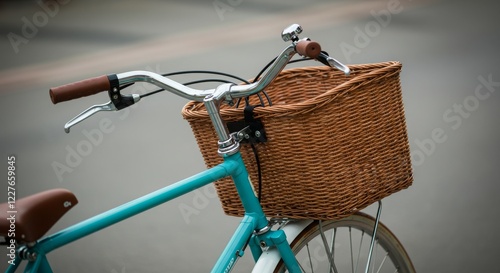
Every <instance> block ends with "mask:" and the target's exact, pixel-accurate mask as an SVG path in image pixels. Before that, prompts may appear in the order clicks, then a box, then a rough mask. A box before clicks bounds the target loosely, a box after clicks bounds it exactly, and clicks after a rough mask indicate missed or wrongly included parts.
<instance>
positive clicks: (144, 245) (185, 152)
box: [0, 0, 500, 273]
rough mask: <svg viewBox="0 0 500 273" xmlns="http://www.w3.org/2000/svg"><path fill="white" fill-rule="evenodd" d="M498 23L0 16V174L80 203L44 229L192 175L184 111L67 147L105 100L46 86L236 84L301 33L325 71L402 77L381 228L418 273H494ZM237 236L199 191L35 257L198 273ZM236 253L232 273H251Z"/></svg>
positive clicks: (56, 13)
mask: <svg viewBox="0 0 500 273" xmlns="http://www.w3.org/2000/svg"><path fill="white" fill-rule="evenodd" d="M498 10H499V5H498V4H497V2H495V1H464V0H460V1H451V0H442V1H437V0H435V1H431V0H425V1H424V0H419V1H417V0H415V1H411V0H377V1H368V0H365V1H363V0H356V1H327V0H324V1H303V0H292V1H284V0H281V1H269V2H268V1H263V0H259V1H250V0H239V1H226V0H215V1H200V0H199V1H152V0H151V1H132V0H124V1H79V0H71V1H70V0H65V1H63V0H60V1H59V2H50V1H45V2H41V1H1V2H0V41H1V42H0V155H1V156H2V158H1V160H2V161H3V163H2V164H1V165H2V166H4V167H3V168H2V169H1V170H0V173H1V174H2V177H4V178H5V177H6V176H7V175H6V172H7V167H6V166H7V163H6V162H7V156H9V155H15V156H16V158H17V159H16V162H17V170H18V172H17V192H16V193H17V197H18V198H19V197H21V196H26V195H29V194H33V193H36V192H39V191H42V190H47V189H52V188H59V187H63V188H67V189H70V190H71V191H73V192H74V193H75V194H76V195H77V197H78V198H79V200H80V204H79V205H78V206H76V207H75V208H74V209H72V211H70V212H69V213H68V214H67V215H66V216H64V218H63V219H62V220H61V221H60V222H59V223H58V224H57V225H56V226H55V227H54V228H53V229H52V231H57V230H59V229H61V228H63V227H66V226H68V225H70V224H73V223H76V222H78V221H81V220H83V219H86V218H88V217H90V216H93V215H95V214H97V213H100V212H102V211H104V210H107V209H110V208H112V207H114V206H117V205H119V204H122V203H124V202H127V201H129V200H131V199H133V198H136V197H139V196H141V195H143V194H146V193H148V192H151V191H153V190H155V189H158V188H161V187H163V186H165V185H168V184H171V183H172V182H175V181H177V180H178V179H181V178H184V177H187V176H189V175H191V174H194V173H196V172H198V171H200V170H202V169H203V168H204V164H203V160H202V158H201V156H200V154H199V152H198V150H197V146H196V144H195V141H194V138H193V137H192V136H191V131H190V128H189V126H188V124H187V123H186V122H185V121H184V120H183V119H182V117H181V115H180V110H181V108H182V106H183V105H184V104H185V103H186V101H185V100H183V99H180V98H177V97H175V96H174V95H171V94H166V93H165V94H160V95H157V96H155V98H154V99H145V100H144V101H142V102H141V103H140V104H138V105H137V107H134V108H131V109H130V110H127V111H123V112H113V113H100V114H98V115H96V116H94V117H93V118H91V119H89V120H87V121H86V122H84V123H83V124H80V125H77V126H76V127H74V128H73V130H72V132H71V133H70V134H65V133H64V131H63V125H64V124H65V123H66V122H67V121H68V120H69V119H70V118H72V117H73V116H75V115H76V114H78V113H80V112H81V111H82V110H84V109H85V108H87V107H88V106H90V105H93V104H98V103H104V102H107V101H108V98H107V96H106V95H105V94H100V95H96V96H93V97H87V98H84V99H80V100H77V101H71V102H67V103H62V104H58V105H56V106H54V105H52V103H51V102H50V99H49V96H48V89H49V88H50V87H53V86H57V85H61V84H65V83H69V82H72V81H76V80H80V79H84V78H88V77H93V76H98V75H102V74H107V73H119V72H124V71H128V70H151V71H155V72H171V71H178V70H184V69H212V70H219V71H225V72H231V73H234V74H236V75H240V76H241V77H243V78H251V77H253V76H254V75H255V74H256V73H257V72H258V71H259V70H260V68H261V67H262V66H263V65H264V64H265V63H267V62H268V60H270V59H271V58H272V57H274V56H275V55H276V54H277V53H278V52H279V51H280V50H282V48H284V47H285V45H286V44H285V43H284V42H282V41H281V38H280V33H281V31H282V29H283V28H284V27H286V26H288V25H290V24H292V23H299V24H301V25H302V26H303V28H304V34H303V35H302V36H303V37H311V38H313V39H315V40H317V41H320V42H321V45H322V47H323V48H324V49H325V50H327V51H328V52H329V53H330V54H331V55H333V56H335V57H337V59H339V60H340V61H343V62H346V63H369V62H380V61H387V60H398V61H401V62H402V63H403V72H402V75H401V80H402V85H403V92H404V102H405V107H406V116H407V125H408V132H409V139H410V145H411V149H412V160H413V165H414V176H415V181H414V185H413V186H412V187H410V188H409V189H408V190H405V191H402V192H399V193H397V194H395V195H393V196H391V197H389V198H387V199H386V200H385V201H384V212H383V215H382V221H383V222H384V223H385V224H386V225H388V226H389V227H390V228H391V229H392V230H393V231H394V233H395V234H396V235H397V236H398V237H399V238H400V240H401V242H402V243H403V245H404V246H405V247H406V249H407V251H408V252H409V254H410V256H411V257H412V259H413V261H414V264H415V267H416V269H417V271H418V272H500V266H499V265H498V263H497V257H498V256H499V255H500V247H499V246H500V239H499V237H498V234H497V227H498V226H500V220H499V216H500V213H499V212H498V211H497V210H498V209H499V208H500V198H498V195H499V193H500V185H499V178H500V175H499V174H498V169H497V168H498V165H499V162H500V145H499V144H498V139H500V129H499V128H498V127H499V126H498V118H499V114H500V110H499V109H500V108H499V102H500V91H499V90H500V69H499V68H498V63H499V62H498V61H499V54H498V49H499V48H500V31H499V30H498V26H499V25H500V19H499V18H500V17H499V16H498ZM134 88H135V90H134V91H135V93H141V92H145V90H151V88H150V87H148V86H141V85H138V86H137V87H134ZM103 124H104V125H103ZM102 126H104V127H105V128H106V130H103V129H102ZM98 131H99V132H100V133H99V132H98ZM92 133H94V136H97V135H99V134H100V135H101V137H98V138H96V137H94V138H92V137H91V135H92ZM75 152H76V153H77V155H75V154H74V153H75ZM3 181H4V182H1V183H0V187H2V188H0V193H1V194H0V201H2V202H4V201H6V200H7V196H6V191H7V190H6V189H7V184H6V183H5V179H4V180H3ZM183 207H184V208H185V207H189V208H191V209H192V210H191V211H192V212H193V213H192V214H190V215H187V214H186V213H183V212H182V210H181V209H182V208H183ZM368 211H373V208H369V209H368ZM237 223H238V219H237V218H233V217H226V216H224V214H223V213H222V210H221V208H220V205H219V203H218V200H217V198H216V197H215V195H214V189H213V187H210V186H209V187H205V188H203V189H201V190H199V191H196V192H195V193H192V194H189V195H186V196H184V197H182V198H180V199H178V200H175V201H174V202H172V203H169V204H165V205H162V206H159V207H157V208H155V209H153V210H151V211H149V212H147V213H145V214H142V215H140V216H138V217H135V218H133V219H129V220H126V221H124V222H122V223H120V224H118V225H116V226H113V227H111V228H108V229H105V230H103V231H102V232H99V233H97V234H94V235H92V236H90V237H88V238H85V239H82V240H80V241H78V242H76V243H74V244H71V245H68V246H66V247H64V248H62V249H60V250H58V251H55V252H53V253H52V254H50V255H49V260H50V262H51V264H52V266H53V269H54V271H55V272H110V273H115V272H120V273H124V272H207V271H209V269H210V268H211V266H212V265H213V264H214V263H215V260H216V258H217V257H218V255H219V254H220V252H221V250H222V248H223V246H224V245H225V244H226V242H227V240H228V239H229V236H230V234H232V232H233V230H234V228H235V227H236V225H237ZM5 254H6V249H5V247H2V248H1V249H0V257H1V258H0V270H1V271H3V270H4V269H5V268H6V265H7V264H6V259H5V258H6V255H5ZM250 256H251V255H250V254H247V255H246V256H245V257H244V258H243V259H242V260H241V261H240V262H239V264H238V266H237V269H236V270H235V272H248V271H250V269H251V265H252V259H251V257H250Z"/></svg>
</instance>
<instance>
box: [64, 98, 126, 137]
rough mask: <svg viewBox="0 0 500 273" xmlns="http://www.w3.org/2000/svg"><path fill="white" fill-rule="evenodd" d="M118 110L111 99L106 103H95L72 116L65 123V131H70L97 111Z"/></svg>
mask: <svg viewBox="0 0 500 273" xmlns="http://www.w3.org/2000/svg"><path fill="white" fill-rule="evenodd" d="M116 110H117V109H116V107H115V105H114V104H113V102H111V101H109V102H108V103H104V104H98V105H93V106H91V107H89V108H87V109H86V110H85V111H83V112H81V113H80V114H78V115H77V116H76V117H74V118H72V119H71V120H70V121H68V122H67V123H66V124H64V132H66V133H69V130H70V128H71V127H73V126H75V125H76V124H78V123H80V122H82V121H84V120H85V119H87V118H89V117H90V116H92V115H94V114H95V113H97V112H101V111H116Z"/></svg>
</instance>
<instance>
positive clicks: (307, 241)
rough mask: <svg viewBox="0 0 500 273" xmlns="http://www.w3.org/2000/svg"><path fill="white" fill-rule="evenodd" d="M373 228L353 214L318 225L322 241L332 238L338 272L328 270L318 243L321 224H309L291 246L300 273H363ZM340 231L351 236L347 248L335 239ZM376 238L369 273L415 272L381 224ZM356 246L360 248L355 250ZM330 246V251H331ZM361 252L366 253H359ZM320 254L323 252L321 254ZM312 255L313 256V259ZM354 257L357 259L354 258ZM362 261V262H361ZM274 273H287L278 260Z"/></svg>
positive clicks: (364, 218) (363, 216) (368, 218)
mask: <svg viewBox="0 0 500 273" xmlns="http://www.w3.org/2000/svg"><path fill="white" fill-rule="evenodd" d="M374 224H375V219H374V218H373V217H371V216H369V215H367V214H364V213H356V214H354V215H351V216H349V217H346V218H343V219H340V220H334V221H322V222H321V225H322V230H323V233H324V234H325V237H327V236H331V237H330V238H329V239H330V240H331V238H335V240H334V241H333V242H334V243H333V245H334V246H335V247H334V248H333V255H332V256H333V257H334V264H335V268H336V270H338V271H334V270H333V269H330V268H331V267H330V266H329V259H328V257H327V255H325V254H326V250H325V249H324V244H323V240H322V239H321V234H320V221H313V222H312V223H311V224H309V225H308V226H306V227H305V228H304V229H303V230H302V231H301V232H300V233H299V234H298V235H297V237H296V238H295V239H294V240H293V241H292V243H291V244H290V246H291V248H292V251H293V252H294V253H295V255H296V257H297V261H298V262H299V264H300V266H301V268H302V271H303V272H339V273H344V272H365V268H366V261H367V256H368V255H367V254H368V252H369V251H368V250H369V245H370V241H371V238H372V234H373V227H374ZM341 229H342V230H343V229H346V230H347V231H348V234H349V236H350V239H349V240H348V241H349V243H348V244H347V247H346V242H345V241H338V238H337V236H338V235H340V234H341V233H340V230H341ZM353 229H354V230H355V231H354V233H355V237H356V238H355V240H353ZM333 231H335V234H336V235H335V236H332V235H333V234H334V232H333ZM342 233H345V232H342ZM357 237H359V238H360V239H359V240H358V238H357ZM364 237H369V238H364ZM376 237H377V238H376V246H375V248H374V252H373V257H372V263H371V266H370V271H369V272H401V273H414V272H415V268H414V267H413V263H412V262H411V260H410V258H409V256H408V254H407V252H406V250H405V249H404V247H403V246H402V244H401V243H400V242H399V240H398V239H397V238H396V236H395V235H394V234H393V233H392V232H391V231H390V230H389V229H388V228H387V227H386V226H385V225H383V224H382V223H379V226H378V230H377V236H376ZM317 238H318V239H317ZM363 239H364V240H363ZM317 243H319V244H317ZM327 243H328V242H327ZM356 244H359V248H358V249H354V248H355V247H356ZM330 245H331V244H330ZM330 245H329V249H331V247H330ZM344 248H347V249H346V251H349V252H350V253H349V252H348V253H339V251H340V250H342V249H344ZM311 249H312V250H311ZM361 250H362V251H363V252H366V253H361ZM380 250H384V252H385V253H384V257H377V254H379V253H380ZM321 251H324V253H323V254H321V253H320V252H321ZM311 252H313V253H312V254H313V255H312V257H311ZM356 252H358V253H356ZM304 253H305V255H304ZM346 254H347V255H349V254H350V255H351V259H346V258H345V257H343V256H345V255H346ZM354 255H357V256H356V257H353V256H354ZM304 257H305V259H304ZM354 258H355V259H356V261H355V259H354ZM387 258H389V259H387ZM362 260H363V262H360V261H362ZM387 260H390V261H389V262H391V263H392V268H391V269H392V270H391V271H388V270H386V269H389V268H386V267H387V265H389V264H387V263H386V262H387ZM319 262H326V266H323V265H320V264H319ZM342 263H344V264H342ZM273 272H287V271H285V268H284V264H283V261H281V260H280V262H279V263H278V265H277V267H276V269H275V270H274V271H273Z"/></svg>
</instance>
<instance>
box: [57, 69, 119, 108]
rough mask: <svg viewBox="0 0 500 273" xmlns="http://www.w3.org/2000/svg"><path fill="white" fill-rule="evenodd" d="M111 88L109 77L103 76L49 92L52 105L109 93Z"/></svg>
mask: <svg viewBox="0 0 500 273" xmlns="http://www.w3.org/2000/svg"><path fill="white" fill-rule="evenodd" d="M109 88H110V83H109V79H108V76H106V75H103V76H99V77H94V78H90V79H86V80H82V81H78V82H74V83H69V84H65V85H61V86H58V87H53V88H51V89H50V90H49V94H50V99H51V100H52V103H54V104H56V103H59V102H63V101H68V100H72V99H78V98H81V97H85V96H90V95H94V94H97V93H99V92H103V91H107V90H109Z"/></svg>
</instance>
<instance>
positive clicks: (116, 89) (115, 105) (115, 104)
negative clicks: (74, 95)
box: [64, 81, 141, 133]
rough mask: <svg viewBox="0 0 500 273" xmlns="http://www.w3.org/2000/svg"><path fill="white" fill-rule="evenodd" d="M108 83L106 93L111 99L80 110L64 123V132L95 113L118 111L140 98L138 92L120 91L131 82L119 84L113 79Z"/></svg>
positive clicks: (67, 131)
mask: <svg viewBox="0 0 500 273" xmlns="http://www.w3.org/2000/svg"><path fill="white" fill-rule="evenodd" d="M110 84H111V88H110V89H109V90H108V95H109V98H110V99H111V101H109V102H108V103H104V104H97V105H93V106H91V107H89V108H87V109H86V110H85V111H83V112H81V113H80V114H78V115H77V116H76V117H74V118H72V119H71V120H70V121H68V122H67V123H66V124H65V125H64V132H66V133H69V131H70V129H71V127H73V126H75V125H76V124H78V123H80V122H82V121H84V120H86V119H87V118H89V117H90V116H92V115H94V114H95V113H98V112H101V111H118V110H121V109H123V108H126V107H129V106H130V105H133V104H135V103H136V102H138V101H139V100H141V96H140V95H139V94H131V95H122V94H121V93H120V91H121V89H124V88H127V87H129V86H131V85H132V84H133V83H130V84H127V85H123V86H119V84H118V81H113V82H111V83H110Z"/></svg>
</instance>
